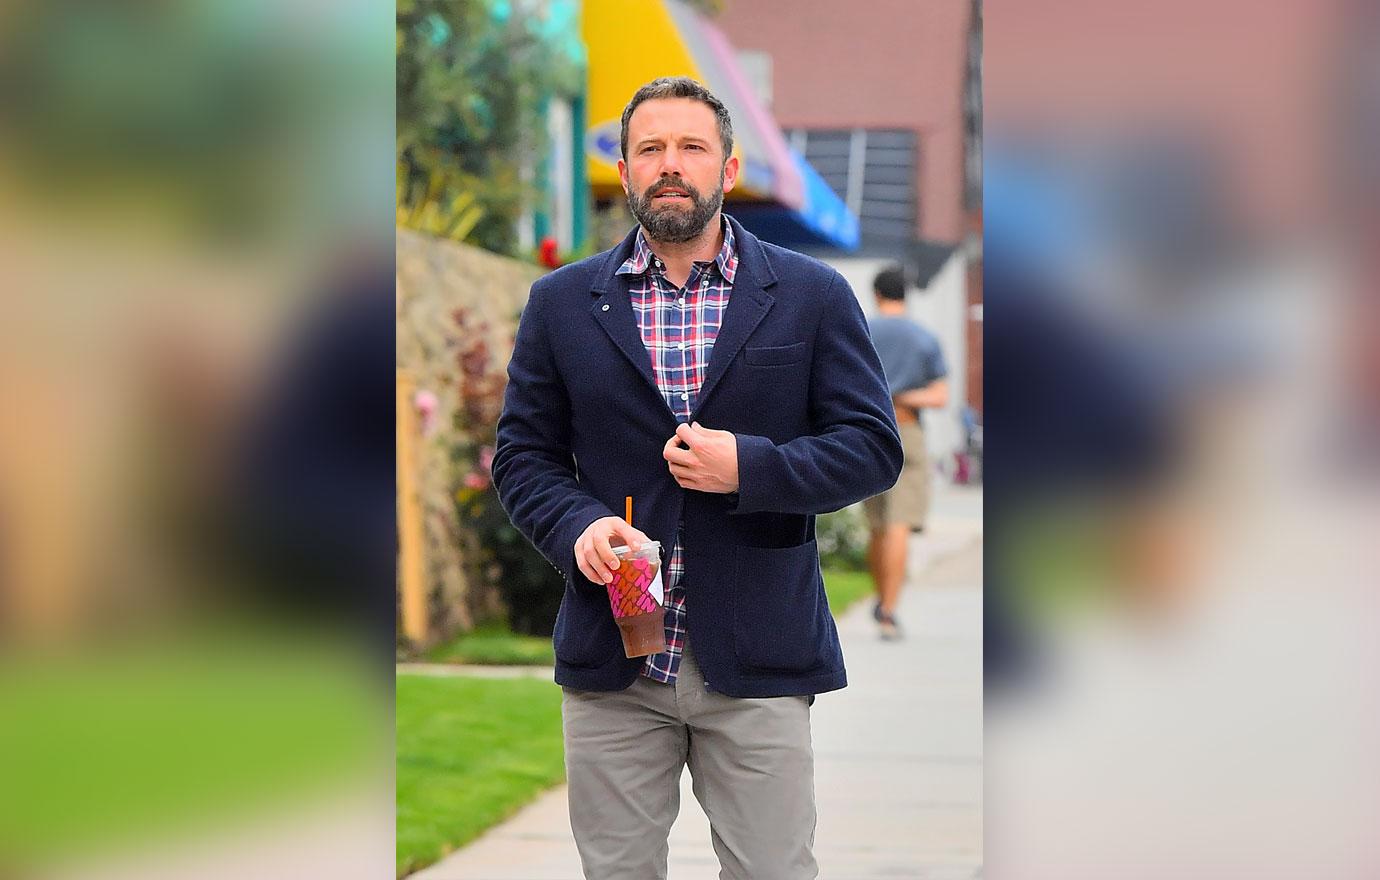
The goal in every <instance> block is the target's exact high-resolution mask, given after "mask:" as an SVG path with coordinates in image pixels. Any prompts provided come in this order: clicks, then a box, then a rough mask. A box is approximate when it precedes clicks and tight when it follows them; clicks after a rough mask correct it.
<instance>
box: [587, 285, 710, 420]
mask: <svg viewBox="0 0 1380 880" xmlns="http://www.w3.org/2000/svg"><path fill="white" fill-rule="evenodd" d="M611 286H612V287H613V288H614V290H613V291H611V292H605V293H602V294H600V295H599V296H598V298H596V299H595V300H594V305H592V306H590V314H592V315H594V320H595V321H597V322H598V323H599V326H600V327H603V328H604V332H605V333H607V334H608V335H609V338H610V339H612V340H613V344H614V345H616V346H618V350H619V351H621V352H623V356H624V357H626V358H627V359H628V362H629V363H631V364H632V365H633V367H635V368H636V369H637V372H638V374H639V375H641V376H642V378H643V379H644V380H646V382H647V385H648V386H649V387H650V388H651V389H652V390H653V391H655V392H656V396H657V399H658V400H661V401H662V402H663V403H664V402H665V400H666V398H664V397H662V395H661V389H659V388H658V387H657V384H656V376H655V375H654V374H653V373H652V356H651V355H650V354H648V353H647V346H646V345H645V344H644V343H643V342H642V332H641V331H640V330H638V329H637V316H636V315H634V314H633V310H632V300H631V299H630V298H629V296H628V294H627V291H626V290H624V291H623V292H622V293H621V294H620V293H619V292H618V290H617V288H618V287H620V286H623V285H618V284H614V285H611ZM729 303H730V305H731V304H732V300H729ZM667 412H670V407H667Z"/></svg>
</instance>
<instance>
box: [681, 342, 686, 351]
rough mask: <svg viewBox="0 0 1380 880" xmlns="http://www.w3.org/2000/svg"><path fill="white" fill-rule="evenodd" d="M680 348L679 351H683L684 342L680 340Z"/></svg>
mask: <svg viewBox="0 0 1380 880" xmlns="http://www.w3.org/2000/svg"><path fill="white" fill-rule="evenodd" d="M680 350H681V351H685V343H684V342H682V343H681V344H680Z"/></svg>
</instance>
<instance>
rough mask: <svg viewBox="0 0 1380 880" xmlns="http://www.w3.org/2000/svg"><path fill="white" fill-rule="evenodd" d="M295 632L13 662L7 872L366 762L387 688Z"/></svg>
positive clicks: (7, 718)
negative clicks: (294, 639) (10, 865)
mask: <svg viewBox="0 0 1380 880" xmlns="http://www.w3.org/2000/svg"><path fill="white" fill-rule="evenodd" d="M289 635H290V634H278V635H277V637H276V638H275V637H253V638H245V639H243V640H240V639H237V638H236V637H230V636H221V635H205V636H202V635H200V634H198V636H193V637H190V638H188V639H186V640H168V641H163V642H160V641H158V640H157V639H155V638H153V637H150V638H149V639H148V640H147V642H144V643H141V644H138V645H134V646H130V645H119V646H116V645H106V646H102V647H101V648H99V649H93V650H90V651H88V652H85V653H79V652H76V651H74V652H72V653H71V654H70V655H64V656H60V657H57V656H24V657H21V656H18V655H17V654H15V655H9V656H6V657H5V658H4V662H3V663H0V780H3V781H0V865H4V864H6V863H7V862H11V861H13V862H30V863H33V864H38V863H41V862H43V861H45V860H48V859H52V858H57V857H71V856H81V855H86V854H90V853H111V852H117V851H120V850H123V849H126V848H129V847H134V846H139V845H142V844H145V843H151V842H153V841H157V840H167V839H170V838H176V837H179V836H183V835H187V834H194V833H199V832H201V831H204V830H206V829H208V828H214V827H218V826H219V825H220V824H221V823H223V822H233V821H236V820H237V819H239V818H242V817H248V816H250V815H252V814H253V813H255V812H256V811H260V810H264V809H267V808H270V807H274V806H275V805H280V804H283V803H285V802H290V801H291V799H292V798H295V797H302V796H308V795H310V794H311V793H312V792H314V791H321V790H327V789H329V788H330V787H333V786H334V784H335V783H334V782H333V781H332V780H335V779H342V780H343V779H346V778H348V774H350V773H353V772H358V771H361V770H362V769H363V768H364V767H365V766H366V760H367V757H368V756H369V755H371V754H376V753H377V751H376V750H377V748H378V747H379V746H380V745H381V744H382V743H384V742H385V739H384V737H383V731H380V730H378V718H379V716H378V712H379V706H378V705H377V700H378V690H379V689H378V688H377V687H375V688H373V689H372V690H371V689H370V687H369V685H370V684H372V683H373V682H370V681H367V680H365V679H364V678H363V677H362V676H361V674H360V672H359V668H358V664H357V663H356V664H353V665H352V662H351V659H350V657H349V655H348V654H341V653H340V652H337V651H334V650H330V649H326V650H322V651H316V650H315V649H313V648H306V647H303V648H301V649H299V648H298V647H297V646H294V645H291V644H286V643H285V642H286V641H287V638H288V637H289ZM385 706H386V704H385ZM3 873H5V872H4V870H3V869H0V874H3Z"/></svg>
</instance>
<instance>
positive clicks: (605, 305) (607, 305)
mask: <svg viewBox="0 0 1380 880" xmlns="http://www.w3.org/2000/svg"><path fill="white" fill-rule="evenodd" d="M608 310H609V304H608V303H604V311H606V312H607V311H608Z"/></svg>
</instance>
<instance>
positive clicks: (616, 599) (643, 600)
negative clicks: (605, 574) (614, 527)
mask: <svg viewBox="0 0 1380 880" xmlns="http://www.w3.org/2000/svg"><path fill="white" fill-rule="evenodd" d="M613 552H614V554H615V555H617V556H618V559H619V561H620V562H621V563H622V564H621V565H620V566H619V567H618V570H617V571H616V572H614V573H613V580H612V581H610V582H609V583H607V584H605V586H606V587H607V588H608V591H609V607H610V608H612V609H613V616H614V617H615V618H622V617H632V616H634V615H638V614H651V613H652V612H655V611H659V610H661V606H662V602H663V601H664V598H665V597H664V595H663V590H662V585H661V543H660V542H659V541H648V542H647V543H645V544H643V545H642V546H641V547H639V548H638V549H637V552H636V553H633V552H630V551H629V550H628V548H627V547H614V548H613Z"/></svg>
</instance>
